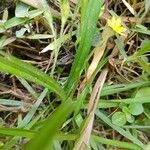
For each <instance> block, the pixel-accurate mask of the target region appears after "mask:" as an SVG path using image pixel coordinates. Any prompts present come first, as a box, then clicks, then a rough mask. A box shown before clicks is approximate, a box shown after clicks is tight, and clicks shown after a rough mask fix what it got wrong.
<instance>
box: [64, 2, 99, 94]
mask: <svg viewBox="0 0 150 150" xmlns="http://www.w3.org/2000/svg"><path fill="white" fill-rule="evenodd" d="M101 5H102V1H101V0H95V1H93V0H90V1H89V2H88V4H87V10H86V15H85V17H84V20H82V21H83V26H82V31H81V41H80V45H79V48H78V49H77V53H76V55H75V60H74V62H73V65H72V68H71V72H70V76H69V78H68V81H67V83H66V87H65V89H66V91H67V92H68V93H70V92H72V93H73V92H74V90H75V88H76V86H77V84H78V81H79V79H80V75H81V73H82V70H83V68H84V64H85V62H86V59H87V56H88V54H89V52H90V48H91V44H92V39H93V37H94V34H95V30H96V24H97V20H98V17H99V14H100V9H101Z"/></svg>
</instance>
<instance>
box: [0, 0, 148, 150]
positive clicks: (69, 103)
mask: <svg viewBox="0 0 150 150" xmlns="http://www.w3.org/2000/svg"><path fill="white" fill-rule="evenodd" d="M22 1H23V2H25V3H27V4H31V6H33V7H36V8H39V9H40V10H36V11H32V12H30V11H29V10H28V9H26V11H27V13H28V11H29V13H28V15H29V17H23V18H17V17H14V18H12V19H10V20H8V21H6V22H5V23H4V29H5V30H8V29H10V28H11V27H14V26H17V25H20V24H23V23H26V22H28V21H30V20H31V19H33V18H34V17H35V16H39V15H41V16H42V17H44V19H45V20H46V21H47V22H46V23H47V24H48V29H50V31H51V32H52V35H51V36H50V35H47V36H46V35H45V37H47V38H51V37H52V38H53V42H52V43H50V44H49V45H48V47H47V48H48V49H49V50H53V52H54V53H55V64H54V67H53V70H54V69H55V65H56V61H57V56H58V50H59V48H60V46H61V44H63V43H64V42H65V41H66V40H67V39H69V38H71V37H72V36H73V35H75V34H74V33H75V32H76V31H75V32H74V33H73V34H65V32H64V31H65V29H66V28H65V25H66V24H67V23H68V24H69V23H70V22H69V21H70V20H68V18H69V17H71V15H70V14H71V9H70V5H69V1H67V0H63V1H60V2H61V3H59V4H60V6H61V12H60V13H55V11H52V9H51V8H50V7H49V6H48V5H47V3H46V1H44V0H42V1H38V3H36V2H37V1H34V2H35V3H36V4H37V5H33V3H31V1H29V0H27V1H26V0H22ZM57 2H58V1H57ZM103 2H104V1H101V0H94V1H93V0H89V1H87V0H82V1H81V3H80V1H79V5H78V6H77V10H78V7H79V6H81V7H79V8H81V21H80V29H79V30H80V37H79V39H77V40H78V42H79V43H78V45H77V49H76V53H75V58H74V61H73V65H72V68H71V72H70V73H69V77H68V79H67V80H66V84H65V87H62V86H61V85H60V84H59V83H58V81H56V80H55V79H53V77H50V76H49V75H47V74H45V73H43V72H42V71H40V70H39V69H37V68H35V67H33V66H31V65H29V64H27V63H25V62H23V61H21V60H19V59H17V58H14V57H13V56H11V55H8V54H6V53H4V52H1V56H0V64H1V65H0V70H1V71H3V72H6V73H10V74H13V75H15V76H19V77H22V78H24V79H26V80H28V81H31V82H34V83H36V84H38V85H41V86H43V87H44V88H45V89H44V90H43V92H42V93H41V95H40V96H39V97H38V96H37V95H36V96H35V97H37V101H36V102H35V103H34V104H33V106H32V107H31V110H30V111H29V113H27V114H26V116H25V117H24V118H23V119H22V120H21V119H20V120H19V119H18V120H19V123H18V126H17V128H16V129H9V130H7V128H1V129H0V133H2V134H5V135H13V138H12V139H10V140H9V141H8V142H7V143H6V144H5V145H3V147H4V148H5V149H11V148H12V147H13V146H14V145H15V144H16V143H17V141H18V140H19V139H20V137H26V138H28V141H27V144H26V149H27V150H32V149H37V150H38V149H54V147H55V148H56V149H57V148H58V147H59V148H60V147H61V144H62V143H63V145H65V144H66V142H63V141H69V142H68V143H67V144H66V145H67V146H66V147H67V148H70V149H73V148H74V149H78V146H84V145H85V143H86V146H87V145H89V144H90V143H91V145H90V146H91V147H92V148H94V147H96V146H95V145H100V143H102V144H108V145H112V146H117V147H122V148H127V149H137V150H139V149H142V147H143V146H144V144H143V143H142V142H141V141H140V140H139V139H138V138H136V137H134V136H133V135H132V134H131V133H130V132H127V131H126V130H124V129H123V128H122V127H119V126H116V124H115V123H114V122H113V123H112V121H111V120H110V119H109V118H108V117H107V116H106V115H105V113H103V112H101V111H99V109H97V108H100V109H101V108H103V107H102V103H101V101H100V105H98V104H99V99H100V96H101V95H102V96H107V95H110V94H114V93H118V92H121V91H125V90H129V89H132V88H137V87H139V86H143V85H145V84H147V83H145V82H142V83H135V84H131V85H128V84H127V85H118V87H117V88H116V87H113V86H106V87H105V88H104V90H102V88H103V85H104V82H105V79H106V78H107V74H108V68H107V67H106V68H105V69H104V70H102V68H103V67H104V66H105V65H106V64H107V63H108V57H107V56H106V55H105V57H103V56H104V54H105V51H106V46H107V42H108V39H109V38H110V37H113V36H114V35H116V36H118V37H120V35H121V36H125V31H126V29H125V28H124V26H123V25H122V21H121V18H120V17H114V16H113V17H112V18H111V19H110V20H108V21H107V23H106V26H105V27H104V30H103V31H102V32H103V33H102V40H101V41H100V42H99V43H98V44H97V45H96V47H94V50H93V51H91V49H92V42H93V39H94V36H95V33H96V29H97V21H98V19H99V17H100V16H99V14H102V13H101V11H102V9H101V7H102V5H103ZM68 8H69V9H68ZM78 17H79V16H78ZM56 18H59V19H60V20H61V31H60V35H56V32H55V30H54V25H53V21H54V20H55V19H56ZM16 20H17V21H16ZM12 22H15V23H16V24H12ZM73 27H74V28H77V26H76V25H75V26H74V25H73ZM98 29H99V26H98ZM98 33H99V32H98ZM64 34H65V35H64ZM59 36H60V37H59ZM31 37H32V39H34V40H35V39H38V40H39V39H41V38H43V36H41V35H40V36H39V35H36V36H30V39H31ZM33 37H34V38H33ZM35 37H36V38H35ZM23 38H29V37H26V36H24V37H23ZM3 40H4V38H2V39H1V41H3ZM1 43H2V42H1ZM57 46H58V47H59V48H58V49H57ZM0 47H1V49H3V44H2V45H1V46H0ZM93 53H94V57H93V60H92V62H91V63H90V64H89V67H87V66H88V62H90V61H89V59H90V58H91V56H92V54H93ZM93 64H94V65H93ZM91 69H92V70H91ZM52 72H53V71H52ZM99 72H100V75H99ZM53 73H54V72H53ZM53 73H51V76H53ZM84 73H85V74H84ZM81 74H84V75H83V76H82V78H83V77H84V79H85V80H84V81H86V82H83V85H84V86H82V87H81V91H79V90H77V87H78V85H79V86H80V85H81V84H79V83H80V80H81ZM96 76H99V77H98V79H97V77H96ZM95 80H96V83H95ZM93 84H94V86H93ZM24 85H25V84H24ZM30 88H31V87H30ZM79 88H80V87H79ZM91 89H92V92H91V91H90V90H91ZM48 91H49V92H48ZM77 92H78V93H77ZM51 93H53V94H52V97H50V99H49V101H50V105H48V106H47V107H46V109H44V110H43V111H41V113H40V114H39V115H36V114H35V112H36V110H37V109H38V107H39V105H40V104H41V103H42V101H43V100H44V98H45V97H46V96H47V95H48V97H49V95H51ZM87 95H90V101H89V102H87V101H86V99H88V96H87ZM53 97H54V100H53V99H52V98H53ZM51 101H53V102H54V103H55V102H56V104H55V105H56V106H55V107H53V105H52V103H51ZM15 102H16V101H15ZM82 102H83V105H79V104H81V103H82ZM59 103H61V104H60V105H59ZM84 103H89V104H88V108H86V106H87V105H86V104H84ZM114 103H115V107H118V105H116V103H117V102H116V101H115V102H114ZM114 103H113V104H111V105H109V106H108V103H107V102H106V101H103V106H105V108H109V107H112V106H114ZM119 103H120V102H119ZM117 104H118V103H117ZM20 105H21V104H20ZM42 106H43V105H42ZM51 107H52V108H51ZM130 107H131V106H130ZM50 108H51V109H50ZM125 108H126V107H124V109H123V111H124V112H125ZM83 109H85V110H87V114H86V116H85V119H84V118H82V112H83V111H82V110H83ZM96 109H97V110H96ZM95 113H96V115H97V117H98V118H100V119H101V120H103V122H105V123H106V124H108V125H109V126H111V127H112V128H113V129H114V130H116V131H117V132H119V133H120V134H122V135H123V136H124V137H126V138H127V139H129V140H130V141H132V143H130V142H121V141H117V140H111V139H106V138H103V137H100V136H97V135H93V133H92V124H93V123H94V122H93V121H94V115H95ZM71 114H72V115H71ZM70 116H71V117H70ZM72 116H73V117H72ZM40 118H44V119H43V120H42V119H41V121H40ZM45 118H46V119H45ZM68 118H69V119H68ZM69 125H70V126H69ZM71 128H73V130H71V131H72V132H73V134H72V132H71V131H70V129H71ZM18 136H20V137H18ZM70 143H71V144H70ZM97 143H98V144H97ZM64 147H65V146H64ZM80 148H81V147H80ZM82 148H83V147H82ZM102 148H104V147H102Z"/></svg>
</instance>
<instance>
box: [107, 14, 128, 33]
mask: <svg viewBox="0 0 150 150" xmlns="http://www.w3.org/2000/svg"><path fill="white" fill-rule="evenodd" d="M107 24H108V26H109V27H111V28H112V29H113V30H114V31H115V32H116V33H119V34H122V33H123V32H125V31H126V29H125V28H124V27H123V26H122V25H121V18H119V17H115V16H113V17H112V18H111V19H109V20H108V21H107Z"/></svg>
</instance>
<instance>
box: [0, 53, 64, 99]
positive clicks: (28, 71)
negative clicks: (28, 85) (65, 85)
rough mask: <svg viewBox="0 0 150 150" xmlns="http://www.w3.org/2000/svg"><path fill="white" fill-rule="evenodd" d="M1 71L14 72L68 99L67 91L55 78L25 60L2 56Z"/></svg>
mask: <svg viewBox="0 0 150 150" xmlns="http://www.w3.org/2000/svg"><path fill="white" fill-rule="evenodd" d="M0 71H3V72H7V73H10V74H14V75H16V76H19V77H22V78H24V79H27V80H29V81H32V82H35V83H37V84H39V85H42V86H44V87H47V88H48V89H49V90H52V91H53V92H55V93H56V94H58V95H59V96H60V97H61V99H62V100H66V94H65V92H64V91H63V89H62V88H61V87H60V86H59V84H58V83H57V82H56V81H55V80H54V79H52V78H51V77H49V76H48V75H47V74H44V73H43V72H42V71H40V70H39V69H37V68H35V67H33V66H31V65H29V64H27V63H24V62H23V61H21V60H19V59H17V58H15V57H13V56H10V55H7V56H6V57H2V56H0Z"/></svg>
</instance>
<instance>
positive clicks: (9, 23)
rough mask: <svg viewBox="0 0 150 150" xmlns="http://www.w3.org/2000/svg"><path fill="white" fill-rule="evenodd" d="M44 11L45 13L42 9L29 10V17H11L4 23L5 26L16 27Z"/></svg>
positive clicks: (7, 27)
mask: <svg viewBox="0 0 150 150" xmlns="http://www.w3.org/2000/svg"><path fill="white" fill-rule="evenodd" d="M42 13H43V11H42V10H32V11H30V12H29V17H27V18H17V17H14V18H11V19H10V20H8V21H6V22H5V23H4V27H5V28H6V29H9V28H12V27H15V26H17V25H20V24H23V23H25V22H27V21H29V20H31V19H33V18H35V17H37V16H39V15H41V14H42Z"/></svg>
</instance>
